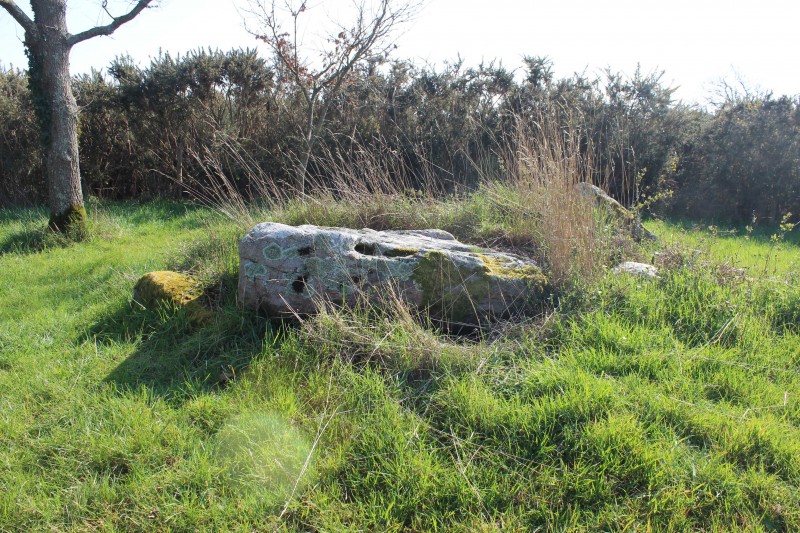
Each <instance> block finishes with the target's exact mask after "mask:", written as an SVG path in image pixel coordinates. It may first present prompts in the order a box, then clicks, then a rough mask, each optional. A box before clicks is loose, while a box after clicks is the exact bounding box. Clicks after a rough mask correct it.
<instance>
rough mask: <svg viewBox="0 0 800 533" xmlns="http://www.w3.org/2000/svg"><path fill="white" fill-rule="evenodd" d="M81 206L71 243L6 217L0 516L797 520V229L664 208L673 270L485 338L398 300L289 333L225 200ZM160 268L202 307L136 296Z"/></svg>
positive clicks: (63, 524) (484, 524) (730, 525)
mask: <svg viewBox="0 0 800 533" xmlns="http://www.w3.org/2000/svg"><path fill="white" fill-rule="evenodd" d="M89 211H90V213H91V216H92V219H93V220H92V232H91V235H92V237H91V238H90V239H88V240H86V241H83V242H77V243H73V242H65V241H62V240H58V239H55V238H53V237H52V236H47V235H44V234H43V233H41V231H40V228H42V227H43V226H44V225H45V224H46V214H45V213H44V212H40V211H35V210H15V211H3V212H0V531H272V530H286V531H501V530H502V531H537V530H542V531H581V530H586V531H598V530H610V531H650V530H652V531H670V530H671V531H687V530H703V531H733V530H743V531H796V530H798V529H800V331H799V330H798V327H799V326H800V282H798V279H797V276H796V272H797V266H798V264H800V246H798V244H797V241H796V240H793V238H795V237H794V235H791V234H790V235H788V236H785V237H784V238H783V239H779V240H778V241H777V242H775V241H774V240H773V239H772V238H771V235H772V233H773V232H771V231H768V230H765V231H764V232H762V233H759V232H754V233H752V234H749V235H748V234H747V232H745V231H744V230H739V231H737V232H736V233H735V234H734V233H732V232H731V231H728V230H726V229H725V228H722V229H720V228H712V229H711V230H709V228H708V227H707V226H702V227H699V228H695V229H692V228H691V226H689V225H688V224H678V223H669V222H654V223H652V224H650V228H651V229H653V230H654V231H655V232H656V233H657V234H659V235H660V236H661V237H662V239H661V243H660V244H659V246H658V247H653V248H648V249H646V250H639V251H638V252H636V253H637V254H638V255H639V256H652V257H655V258H656V260H657V261H656V262H659V263H660V264H662V265H663V266H662V268H661V272H660V275H661V278H660V279H659V280H655V281H644V280H642V279H638V278H628V277H617V278H615V277H613V276H612V275H610V274H605V275H601V276H599V277H598V278H597V279H596V280H592V281H590V282H588V281H587V282H586V283H578V284H573V285H569V286H565V288H564V290H563V291H562V292H561V293H560V294H559V295H558V297H557V298H554V300H553V306H552V308H548V309H546V310H544V311H543V314H542V316H540V317H537V318H536V319H534V320H530V321H527V322H522V323H516V324H508V325H506V327H505V329H504V330H503V331H502V332H501V333H496V332H495V333H494V334H490V335H488V336H486V338H484V339H483V340H480V341H474V340H464V339H454V338H448V337H445V336H443V335H440V334H437V333H436V332H434V331H431V330H428V329H425V328H423V327H422V326H420V325H419V324H418V323H417V322H416V321H414V320H413V319H411V318H409V317H408V316H407V315H406V314H404V313H402V312H400V311H397V310H394V309H392V308H387V309H384V310H380V309H378V310H376V309H373V310H370V311H369V312H366V311H358V310H356V311H352V312H351V311H340V312H330V313H327V314H323V315H320V316H318V317H316V318H314V319H312V320H309V321H307V322H306V323H305V324H304V325H302V326H300V327H290V328H280V327H273V326H271V325H269V324H268V323H267V322H265V321H264V320H263V319H262V318H259V317H257V316H254V315H252V314H249V313H246V312H243V311H240V310H238V309H237V308H236V305H235V301H234V293H235V283H236V273H237V268H238V264H237V256H236V237H237V231H240V230H237V229H235V228H234V227H233V226H232V225H231V224H230V223H229V222H227V221H225V220H224V219H222V218H221V217H218V216H216V215H215V214H214V213H211V212H209V211H207V210H202V209H194V208H190V207H187V206H184V205H180V204H166V203H151V204H108V205H102V204H100V205H95V206H93V207H92V208H91V209H90V210H89ZM298 212H299V211H297V210H296V211H295V212H294V214H295V218H294V219H292V221H294V222H298V221H300V220H299V219H303V220H305V218H304V217H306V215H298V214H297V213H298ZM282 216H284V217H285V218H286V219H291V217H290V216H288V215H287V214H286V213H284V214H283V215H282ZM325 216H332V215H331V212H327V214H326V215H325ZM449 216H450V215H449ZM460 216H461V215H458V213H456V214H452V215H451V218H450V219H446V217H445V218H440V219H437V220H436V221H437V222H441V223H442V224H444V225H446V224H447V223H450V222H451V223H452V224H453V225H454V226H456V225H457V224H460V223H462V222H463V220H462V218H463V217H462V218H459V217H460ZM306 218H307V217H306ZM336 220H338V219H336ZM448 220H449V221H450V222H448ZM400 222H402V223H407V222H408V220H401V221H400ZM478 222H480V221H478ZM398 223H399V222H398ZM474 227H475V228H477V229H476V230H475V231H474V232H473V233H472V234H473V235H481V236H484V237H486V239H487V240H488V239H489V238H490V237H493V236H496V235H497V232H492V231H489V230H490V229H491V228H490V227H489V225H487V224H481V223H476V224H475V225H474ZM487 228H489V229H487ZM449 229H451V230H452V229H453V228H449ZM479 230H480V231H479ZM465 237H469V234H466V235H465ZM746 237H747V238H746ZM657 253H658V254H660V255H657V256H656V255H655V254H657ZM166 268H169V269H176V270H182V271H192V272H194V273H196V274H197V275H198V276H199V277H201V278H202V279H204V280H205V282H206V283H207V284H208V286H209V287H210V292H211V294H212V295H213V296H214V298H213V299H214V307H215V318H214V320H213V321H212V323H211V324H208V325H206V326H204V327H197V326H194V325H192V323H191V321H190V320H188V318H187V317H186V316H184V315H183V314H182V313H181V312H174V311H172V310H166V309H164V310H159V311H152V310H145V309H142V308H140V307H139V306H137V305H136V304H135V303H132V302H131V290H132V287H133V285H134V283H135V281H136V280H137V279H138V277H139V276H141V275H142V274H144V273H145V272H148V271H151V270H160V269H166Z"/></svg>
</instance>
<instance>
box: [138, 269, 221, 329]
mask: <svg viewBox="0 0 800 533" xmlns="http://www.w3.org/2000/svg"><path fill="white" fill-rule="evenodd" d="M133 299H134V300H135V301H137V302H139V303H140V304H142V305H143V306H144V307H146V308H147V309H158V308H159V307H161V306H165V305H166V306H169V307H174V308H182V309H185V311H186V314H187V316H188V317H189V318H190V319H191V320H192V322H195V323H198V324H202V323H205V322H207V321H208V320H210V319H211V311H210V310H209V309H208V308H207V307H206V306H205V305H204V304H203V286H202V284H200V282H199V281H197V280H196V279H194V278H193V277H191V276H189V275H187V274H181V273H179V272H172V271H169V270H162V271H157V272H148V273H147V274H145V275H144V276H142V277H141V278H140V279H139V281H137V282H136V285H135V286H134V288H133Z"/></svg>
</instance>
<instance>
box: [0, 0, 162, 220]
mask: <svg viewBox="0 0 800 533" xmlns="http://www.w3.org/2000/svg"><path fill="white" fill-rule="evenodd" d="M151 2H152V0H138V1H137V2H136V3H135V5H133V7H132V8H131V9H130V11H128V12H127V13H126V14H124V15H121V16H117V17H115V16H114V15H112V14H111V13H110V12H109V10H108V0H103V2H102V7H103V9H104V10H105V11H106V14H108V16H109V17H110V18H111V22H110V23H109V24H107V25H104V26H96V27H94V28H91V29H88V30H86V31H83V32H81V33H78V34H75V35H73V34H71V33H69V31H68V30H67V0H30V4H31V9H32V10H33V19H31V18H30V17H29V16H28V15H27V14H26V13H25V12H24V11H23V10H22V9H20V7H19V6H18V5H17V4H16V3H15V2H14V0H0V7H2V8H4V9H5V10H6V11H7V12H8V13H9V14H10V15H11V17H13V18H14V20H16V21H17V23H18V24H19V25H20V26H22V29H23V30H25V49H26V53H27V55H28V77H29V80H30V87H31V93H32V96H33V101H34V103H35V106H36V112H37V115H38V118H39V124H40V127H41V130H42V142H43V148H44V154H45V161H44V167H45V176H46V179H47V198H48V204H49V207H50V224H49V226H50V228H52V229H54V230H56V231H62V232H65V231H68V230H70V229H71V228H78V229H83V227H84V226H85V224H86V210H85V209H84V206H83V192H82V191H81V179H80V168H79V162H78V105H77V103H76V102H75V97H74V95H73V94H72V84H71V78H70V73H69V53H70V51H71V50H72V47H73V46H75V45H76V44H78V43H80V42H83V41H85V40H87V39H91V38H92V37H99V36H102V35H111V34H112V33H114V31H115V30H116V29H117V28H119V27H120V26H122V25H123V24H125V23H126V22H128V21H130V20H133V18H134V17H136V15H138V14H139V13H141V12H142V10H144V9H145V8H146V7H147V6H148V4H150V3H151Z"/></svg>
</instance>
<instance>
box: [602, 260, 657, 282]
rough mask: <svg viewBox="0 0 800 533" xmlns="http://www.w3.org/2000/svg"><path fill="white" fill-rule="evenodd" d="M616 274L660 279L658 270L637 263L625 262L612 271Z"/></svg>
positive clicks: (645, 264)
mask: <svg viewBox="0 0 800 533" xmlns="http://www.w3.org/2000/svg"><path fill="white" fill-rule="evenodd" d="M611 272H613V273H614V274H632V275H634V276H641V277H643V278H649V279H658V269H656V267H654V266H653V265H648V264H647V263H637V262H635V261H625V262H624V263H620V264H619V265H617V266H615V267H614V268H612V269H611Z"/></svg>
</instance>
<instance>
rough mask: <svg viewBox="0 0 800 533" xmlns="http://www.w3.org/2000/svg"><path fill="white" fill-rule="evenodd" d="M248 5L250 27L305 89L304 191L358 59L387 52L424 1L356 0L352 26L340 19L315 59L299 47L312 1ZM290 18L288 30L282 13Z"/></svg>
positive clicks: (300, 183) (300, 189)
mask: <svg viewBox="0 0 800 533" xmlns="http://www.w3.org/2000/svg"><path fill="white" fill-rule="evenodd" d="M248 3H249V7H250V9H249V10H247V12H246V13H248V14H249V15H250V16H252V17H253V19H254V20H255V24H256V25H255V27H253V26H252V25H250V24H246V25H247V27H248V31H249V32H250V33H251V34H252V35H254V36H255V37H256V38H257V39H259V40H260V41H262V42H264V43H266V44H267V45H268V46H269V47H270V48H271V49H272V51H273V53H274V55H275V60H276V63H277V65H278V67H279V71H280V72H281V73H282V74H283V75H284V76H285V77H286V78H288V80H290V81H291V83H293V84H294V85H295V86H296V87H297V89H298V90H299V92H300V95H301V98H302V102H303V108H304V112H305V117H304V124H303V125H302V135H303V140H304V144H305V145H304V146H303V151H302V153H301V154H300V156H299V160H298V164H297V169H296V172H295V175H294V179H295V183H294V188H295V192H297V193H299V194H304V193H305V184H306V174H307V170H308V161H309V158H310V156H311V152H312V151H313V149H314V145H315V144H316V142H317V139H318V138H319V135H320V133H321V132H322V128H323V126H324V124H325V119H326V117H327V115H328V111H329V109H330V106H331V104H332V102H333V101H334V99H335V98H336V96H338V95H339V94H340V93H341V91H342V87H343V86H344V84H345V82H346V81H347V80H348V78H349V77H350V75H351V74H352V72H353V71H354V69H355V68H356V67H357V66H358V65H359V63H362V62H366V61H370V60H373V59H375V58H380V57H385V56H386V55H387V54H388V52H389V50H390V49H392V48H393V47H394V40H393V35H394V31H395V30H396V29H397V28H398V26H400V25H402V24H403V23H406V22H408V21H409V20H410V19H411V18H412V17H413V15H414V14H415V13H416V11H417V9H418V8H419V6H420V5H421V1H420V0H374V1H372V2H370V3H367V1H366V0H354V2H353V7H354V20H353V21H352V22H351V23H350V24H349V25H344V24H341V23H339V22H337V23H336V29H335V30H334V31H333V32H332V33H330V34H328V35H326V36H325V37H324V40H325V42H326V43H327V49H326V50H322V51H320V52H319V57H318V58H317V60H316V61H312V59H311V57H310V56H309V55H304V54H303V53H302V52H301V51H300V49H299V48H300V46H302V43H301V42H299V41H300V35H299V32H300V30H299V24H298V21H299V19H300V18H301V17H302V16H303V15H304V14H305V13H307V12H308V11H310V9H308V8H307V0H284V4H283V7H282V8H278V7H277V6H276V0H248ZM282 14H283V15H287V16H288V17H287V16H285V17H283V18H284V19H286V18H288V21H289V23H290V27H289V28H288V30H287V29H284V27H283V26H282V24H281V22H280V20H279V18H280V16H281V15H282Z"/></svg>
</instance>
